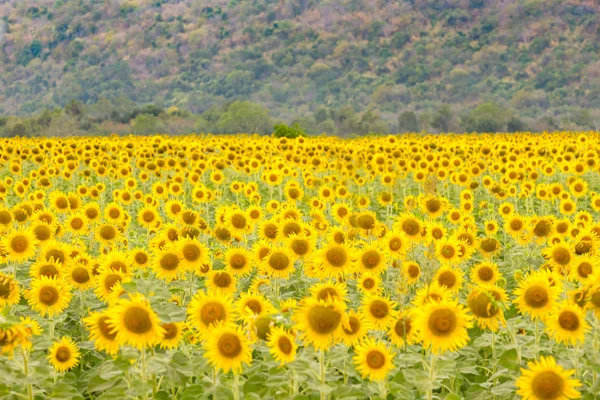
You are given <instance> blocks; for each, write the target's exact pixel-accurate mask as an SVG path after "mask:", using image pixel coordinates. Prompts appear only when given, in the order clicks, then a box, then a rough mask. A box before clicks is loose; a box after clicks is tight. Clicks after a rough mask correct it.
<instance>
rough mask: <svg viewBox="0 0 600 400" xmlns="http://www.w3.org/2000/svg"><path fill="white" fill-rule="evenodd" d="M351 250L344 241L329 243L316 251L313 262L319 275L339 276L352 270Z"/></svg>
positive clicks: (352, 255) (352, 256)
mask: <svg viewBox="0 0 600 400" xmlns="http://www.w3.org/2000/svg"><path fill="white" fill-rule="evenodd" d="M353 260H354V254H353V251H352V250H351V249H350V247H349V246H348V245H347V244H345V243H341V244H338V243H330V244H329V245H327V246H326V247H325V248H323V249H321V250H319V251H317V253H316V254H315V257H314V259H313V262H314V263H315V267H316V268H317V271H318V273H319V275H321V276H323V277H339V276H343V275H346V274H348V273H350V272H351V271H352V263H353Z"/></svg>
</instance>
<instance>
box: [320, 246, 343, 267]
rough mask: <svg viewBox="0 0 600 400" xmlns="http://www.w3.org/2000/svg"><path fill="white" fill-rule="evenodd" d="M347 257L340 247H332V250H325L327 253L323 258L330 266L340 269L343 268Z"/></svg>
mask: <svg viewBox="0 0 600 400" xmlns="http://www.w3.org/2000/svg"><path fill="white" fill-rule="evenodd" d="M347 257H348V256H347V255H346V252H345V251H344V249H343V248H341V247H334V248H332V249H329V250H327V253H325V258H326V259H327V262H328V263H329V264H330V265H332V266H334V267H337V268H339V267H342V266H344V264H346V260H347Z"/></svg>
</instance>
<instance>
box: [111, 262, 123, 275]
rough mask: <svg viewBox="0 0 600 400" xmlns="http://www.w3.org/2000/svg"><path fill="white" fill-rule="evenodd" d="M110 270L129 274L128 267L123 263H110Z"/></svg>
mask: <svg viewBox="0 0 600 400" xmlns="http://www.w3.org/2000/svg"><path fill="white" fill-rule="evenodd" d="M110 269H112V270H113V271H121V272H123V273H127V265H125V263H124V262H122V261H113V262H111V263H110Z"/></svg>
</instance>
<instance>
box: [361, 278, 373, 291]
mask: <svg viewBox="0 0 600 400" xmlns="http://www.w3.org/2000/svg"><path fill="white" fill-rule="evenodd" d="M374 286H375V279H373V278H366V279H365V280H364V281H363V287H364V288H365V289H373V287H374Z"/></svg>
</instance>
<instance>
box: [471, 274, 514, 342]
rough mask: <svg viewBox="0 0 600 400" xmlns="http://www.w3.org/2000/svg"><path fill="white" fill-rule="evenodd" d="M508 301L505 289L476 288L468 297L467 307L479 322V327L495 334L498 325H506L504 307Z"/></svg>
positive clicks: (493, 287) (486, 286)
mask: <svg viewBox="0 0 600 400" xmlns="http://www.w3.org/2000/svg"><path fill="white" fill-rule="evenodd" d="M507 301H508V296H507V295H506V292H505V291H504V289H502V288H500V287H496V286H491V285H482V286H480V287H475V288H474V289H473V290H472V291H471V293H470V294H469V296H468V297H467V307H468V308H469V311H471V313H473V315H474V316H475V319H476V320H477V325H478V326H479V327H480V328H482V329H485V328H488V329H490V330H492V331H494V332H496V331H497V330H498V323H499V322H500V323H504V313H503V311H502V305H503V304H504V303H505V302H507Z"/></svg>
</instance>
